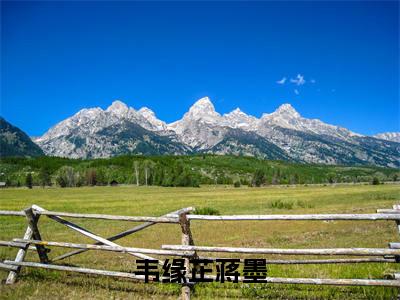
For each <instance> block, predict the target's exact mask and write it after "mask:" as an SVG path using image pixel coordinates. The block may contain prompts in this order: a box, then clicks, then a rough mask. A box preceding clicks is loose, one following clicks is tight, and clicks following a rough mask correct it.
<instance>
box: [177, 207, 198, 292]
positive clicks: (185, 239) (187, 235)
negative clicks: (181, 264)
mask: <svg viewBox="0 0 400 300" xmlns="http://www.w3.org/2000/svg"><path fill="white" fill-rule="evenodd" d="M179 223H180V225H181V229H182V245H183V246H194V242H193V236H192V232H191V230H190V220H188V218H187V213H181V214H179ZM196 256H197V255H196V253H195V254H194V255H193V257H196ZM185 269H186V276H187V277H189V275H190V263H189V257H186V258H185ZM181 295H182V300H190V285H189V283H186V284H182V294H181Z"/></svg>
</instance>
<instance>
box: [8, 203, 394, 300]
mask: <svg viewBox="0 0 400 300" xmlns="http://www.w3.org/2000/svg"><path fill="white" fill-rule="evenodd" d="M193 211H194V208H192V207H188V208H183V209H180V210H177V211H174V212H171V213H169V214H166V215H163V216H160V217H148V216H116V215H106V214H82V213H70V212H57V211H49V210H45V209H43V208H41V207H39V206H37V205H32V206H31V207H28V208H27V209H25V210H23V211H5V210H0V216H18V217H25V218H26V220H27V228H26V231H25V234H24V236H23V238H15V239H13V240H12V241H0V246H4V247H13V248H17V249H19V250H18V252H17V255H16V257H15V259H14V260H4V261H3V262H0V269H3V270H6V271H8V272H9V274H8V277H7V279H6V284H13V283H14V282H15V281H16V279H17V276H18V274H19V272H20V270H21V268H22V267H28V268H43V269H51V270H58V271H68V272H77V273H83V274H90V275H102V276H110V277H117V278H125V279H130V280H135V281H143V280H145V277H144V275H135V274H133V273H128V272H117V271H108V270H98V269H90V268H81V267H72V266H65V265H59V264H55V262H56V261H60V260H63V259H65V258H68V257H72V256H74V255H78V254H80V253H84V252H86V251H108V252H116V253H126V254H128V255H132V256H135V257H138V258H141V259H154V258H153V257H152V256H149V255H157V256H173V257H181V258H184V259H185V269H186V274H190V273H191V270H190V265H189V259H190V258H203V257H201V256H199V255H198V253H199V252H208V253H229V254H262V255H285V256H286V255H289V256H290V255H297V256H302V255H305V256H307V255H312V256H335V255H340V256H349V257H346V258H336V259H334V258H329V259H267V260H266V262H267V264H345V263H357V264H359V263H399V262H400V243H398V242H391V243H389V244H388V248H328V249H279V248H238V247H211V246H195V245H194V240H193V235H192V232H191V228H190V222H191V221H192V220H196V221H274V220H275V221H276V220H279V221H331V220H337V221H346V220H347V221H394V222H395V223H396V225H397V228H398V230H399V231H400V206H399V205H394V206H393V209H379V210H377V213H374V214H308V215H229V216H227V215H225V216H208V215H207V216H206V215H191V214H190V213H191V212H193ZM41 216H46V217H48V218H50V219H51V220H54V221H56V222H58V223H60V224H62V225H64V226H66V227H67V228H69V229H71V230H73V231H76V232H78V233H80V234H82V235H83V236H85V237H89V238H91V239H93V240H94V241H95V243H94V244H81V243H79V244H78V243H69V242H58V241H44V240H42V237H41V234H40V231H39V226H38V222H39V218H40V217H41ZM65 217H66V218H81V219H96V220H114V221H127V222H144V223H142V224H140V225H137V226H135V227H132V228H130V229H128V230H125V231H123V232H120V233H118V234H116V235H113V236H110V237H107V238H104V237H101V236H100V235H98V234H95V233H93V232H91V231H89V230H87V229H85V228H83V227H81V226H79V225H77V224H75V223H73V222H71V221H69V220H66V219H64V218H65ZM158 223H170V224H179V225H180V227H181V231H182V242H181V244H180V245H162V249H146V248H136V247H125V246H121V245H119V244H117V243H115V241H117V240H118V239H121V238H123V237H126V236H128V235H131V234H133V233H135V232H138V231H141V230H143V229H145V228H148V227H150V226H153V225H155V224H158ZM48 247H61V248H67V249H73V250H72V251H70V252H67V253H65V254H62V255H60V256H57V257H54V258H49V257H48V252H49V249H48ZM29 250H35V251H36V252H37V253H38V257H39V261H40V262H33V261H32V262H27V261H24V260H25V255H26V253H27V251H29ZM354 256H359V257H357V258H354ZM212 259H215V257H213V258H212ZM240 260H241V261H243V259H240ZM158 261H159V264H160V265H163V263H164V262H163V261H162V260H158ZM187 276H188V275H187ZM206 278H210V279H215V278H216V276H214V275H206ZM392 278H393V279H327V278H281V277H267V278H266V280H267V281H268V282H269V283H283V284H311V285H338V286H343V285H351V286H385V287H398V288H399V287H400V274H399V273H395V274H393V276H392ZM239 281H243V278H242V277H239ZM192 286H193V284H182V299H190V293H191V288H192Z"/></svg>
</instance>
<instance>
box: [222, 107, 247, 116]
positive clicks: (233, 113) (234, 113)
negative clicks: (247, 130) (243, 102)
mask: <svg viewBox="0 0 400 300" xmlns="http://www.w3.org/2000/svg"><path fill="white" fill-rule="evenodd" d="M226 115H245V113H244V112H242V111H241V110H240V108H239V107H236V108H235V109H234V110H232V111H231V112H230V113H228V114H226Z"/></svg>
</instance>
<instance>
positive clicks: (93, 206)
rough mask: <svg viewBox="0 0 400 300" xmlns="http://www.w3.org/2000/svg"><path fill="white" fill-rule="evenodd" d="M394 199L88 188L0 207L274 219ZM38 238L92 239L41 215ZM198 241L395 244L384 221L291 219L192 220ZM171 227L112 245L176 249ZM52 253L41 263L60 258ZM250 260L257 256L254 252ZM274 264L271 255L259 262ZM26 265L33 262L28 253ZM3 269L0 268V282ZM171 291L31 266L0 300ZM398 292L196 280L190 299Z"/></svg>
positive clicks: (362, 273) (103, 261)
mask: <svg viewBox="0 0 400 300" xmlns="http://www.w3.org/2000/svg"><path fill="white" fill-rule="evenodd" d="M399 200H400V186H399V185H380V186H371V185H365V186H364V185H360V186H308V187H303V186H302V187H300V186H299V187H269V188H247V187H242V188H236V189H235V188H232V187H223V186H219V187H202V188H161V187H151V188H150V187H149V188H146V187H139V188H137V187H133V186H126V187H124V186H121V187H92V188H71V189H59V188H52V189H41V188H36V189H33V190H28V189H4V190H0V209H1V210H20V209H23V208H25V207H27V206H30V205H31V204H38V205H40V206H42V207H44V208H46V209H49V210H57V211H68V212H81V213H83V212H88V213H89V212H90V213H105V214H119V215H149V216H158V215H162V214H165V213H168V212H171V211H173V210H176V209H179V208H182V207H188V206H194V207H212V208H215V209H217V210H218V211H219V212H220V213H221V214H271V213H272V214H282V213H290V214H295V213H373V212H375V210H376V209H377V208H390V207H391V206H392V205H393V204H395V203H398V202H399ZM75 221H76V223H78V224H80V225H82V226H83V227H86V228H88V229H90V230H92V231H93V232H95V233H98V234H100V235H102V236H109V235H112V234H115V233H118V232H119V231H122V230H125V229H128V228H130V227H132V226H133V225H132V223H128V222H114V221H95V220H80V219H79V220H78V219H76V220H75ZM39 225H40V228H41V231H42V237H43V239H45V240H51V241H70V242H81V243H92V241H91V240H89V239H85V238H84V237H83V236H81V235H79V234H77V233H75V232H72V231H71V230H68V229H66V228H65V227H63V226H62V225H60V224H57V223H55V222H54V221H51V220H49V219H47V218H46V217H42V218H41V220H40V224H39ZM25 226H26V224H25V223H24V220H23V219H22V218H18V217H0V239H1V240H11V239H12V238H16V237H22V236H23V233H24V230H25ZM192 231H193V235H194V241H195V243H196V244H197V245H219V246H223V245H226V246H253V247H276V248H279V247H282V248H307V247H313V248H318V247H326V248H330V247H387V243H388V242H391V241H398V240H399V236H398V233H397V230H396V226H395V224H394V222H392V221H378V222H364V221H358V222H350V221H340V222H339V221H335V222H321V221H308V222H304V221H297V222H284V221H273V222H271V221H270V222H268V221H264V222H204V221H203V222H200V221H195V222H193V223H192ZM180 238H181V235H180V228H179V226H178V225H176V224H158V225H155V226H152V227H150V228H147V229H145V230H143V231H140V232H138V233H136V234H134V235H132V236H128V237H126V238H124V239H121V240H120V243H121V244H122V245H126V246H132V247H146V248H150V247H155V248H159V247H160V246H161V245H162V244H177V243H180ZM65 251H66V250H65V249H64V250H62V249H60V248H53V250H52V252H51V253H50V257H55V256H56V255H58V254H61V253H63V252H65ZM15 253H16V250H15V249H9V248H5V247H2V248H0V259H1V260H3V259H10V258H14V256H15ZM257 257H260V256H259V255H258V256H257ZM265 257H267V258H278V256H265ZM27 260H30V261H32V260H34V261H37V255H36V254H35V253H33V252H31V253H29V254H28V256H27ZM63 263H65V264H70V265H78V266H85V267H89V268H100V269H112V270H120V271H132V270H134V269H135V266H134V258H133V257H132V256H129V255H125V254H113V253H106V252H96V254H95V253H94V252H87V253H85V254H82V255H78V256H75V257H72V258H70V259H67V260H65V261H64V262H63ZM396 270H397V272H398V271H399V267H397V266H396V265H395V264H358V265H357V264H353V265H319V266H312V265H308V266H305V265H290V266H282V265H271V266H269V274H268V275H269V276H276V277H279V276H282V277H320V278H377V279H382V278H384V274H388V273H393V272H394V271H396ZM6 276H7V273H6V272H4V271H0V279H2V280H3V279H5V278H6ZM179 293H180V287H179V286H178V285H174V284H164V285H161V284H143V283H134V282H131V281H127V280H116V279H112V278H103V277H94V276H93V277H89V276H84V275H79V274H77V273H65V272H56V271H46V270H38V269H31V268H30V269H23V271H22V276H20V277H19V281H18V283H17V284H15V285H13V286H5V285H1V286H0V299H22V298H28V299H30V298H35V299H87V298H92V299H93V298H94V299H110V298H113V299H114V298H116V299H126V298H129V299H143V298H157V299H158V298H162V299H168V298H170V299H176V298H177V297H178V296H179ZM397 293H398V290H397V289H392V288H374V287H329V286H306V285H273V284H261V285H245V284H200V285H198V286H196V290H195V292H194V294H193V296H194V297H195V298H198V299H213V298H252V297H258V298H269V299H276V298H282V299H292V298H296V299H297V298H304V299H321V298H324V299H391V298H396V297H397Z"/></svg>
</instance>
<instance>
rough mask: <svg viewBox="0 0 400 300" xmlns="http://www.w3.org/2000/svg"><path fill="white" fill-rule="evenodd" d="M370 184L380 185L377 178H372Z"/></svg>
mask: <svg viewBox="0 0 400 300" xmlns="http://www.w3.org/2000/svg"><path fill="white" fill-rule="evenodd" d="M372 184H373V185H379V184H380V181H379V178H378V177H374V178H373V179H372Z"/></svg>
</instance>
